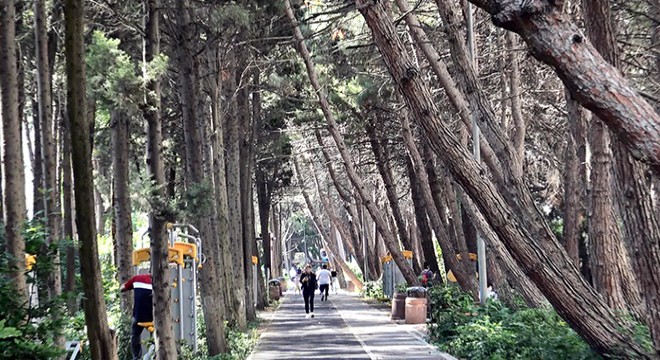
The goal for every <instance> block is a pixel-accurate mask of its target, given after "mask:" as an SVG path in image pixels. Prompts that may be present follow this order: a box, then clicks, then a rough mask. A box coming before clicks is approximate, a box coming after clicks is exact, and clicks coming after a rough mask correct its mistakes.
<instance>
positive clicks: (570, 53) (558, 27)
mask: <svg viewBox="0 0 660 360" xmlns="http://www.w3.org/2000/svg"><path fill="white" fill-rule="evenodd" d="M469 1H470V2H472V3H474V4H476V5H477V6H479V7H481V8H483V9H484V10H485V11H486V12H488V13H489V14H490V15H491V16H492V20H493V23H495V25H497V26H500V27H503V28H505V29H507V30H510V31H513V32H516V33H518V34H519V35H520V36H521V37H522V38H523V40H525V42H526V43H527V45H528V46H529V47H530V50H531V53H532V55H533V56H534V57H535V58H537V59H538V60H540V61H542V62H544V63H546V64H548V65H550V66H552V67H553V68H554V69H555V72H557V75H559V77H560V78H561V79H562V81H563V82H564V85H566V87H567V88H568V89H569V91H570V92H571V95H573V96H574V97H575V99H576V100H577V101H579V102H580V104H582V106H584V107H586V108H587V109H589V110H591V111H592V112H593V113H594V114H595V115H596V116H598V118H599V119H601V120H602V121H603V122H604V123H605V124H606V125H607V126H608V127H609V128H610V129H611V130H612V131H613V132H614V133H615V134H616V136H617V138H618V139H619V140H620V141H621V142H623V143H624V144H625V145H626V146H627V147H628V148H629V150H630V151H631V154H632V155H633V156H634V157H635V158H636V159H638V160H640V161H642V162H645V163H647V164H649V165H650V166H651V169H652V170H653V171H654V172H655V173H658V172H659V171H660V126H658V125H657V124H660V115H658V114H657V113H656V112H655V110H654V109H653V107H652V106H651V105H649V104H648V103H647V102H646V101H645V100H644V99H643V98H642V96H641V95H639V93H638V92H637V91H635V89H634V88H632V87H631V86H630V83H629V82H628V81H627V80H626V79H625V78H624V77H623V75H622V74H621V72H620V71H618V70H617V69H616V68H615V67H614V66H612V65H610V64H608V62H607V61H606V60H605V59H603V57H602V56H601V55H600V54H599V53H598V51H597V50H596V49H595V48H594V47H593V46H592V45H591V43H590V42H589V41H588V40H587V39H585V37H584V35H582V33H581V32H580V30H579V28H578V26H577V24H575V22H573V21H571V20H570V18H569V15H568V14H565V13H563V5H564V1H549V0H469ZM567 39H570V41H567Z"/></svg>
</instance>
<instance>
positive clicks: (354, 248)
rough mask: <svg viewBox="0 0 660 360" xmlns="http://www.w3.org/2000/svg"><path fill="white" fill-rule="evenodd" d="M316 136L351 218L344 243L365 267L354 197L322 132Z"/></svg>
mask: <svg viewBox="0 0 660 360" xmlns="http://www.w3.org/2000/svg"><path fill="white" fill-rule="evenodd" d="M314 135H315V137H316V141H317V142H318V144H319V148H320V149H321V153H322V154H323V159H325V161H324V163H325V165H326V167H327V169H328V173H329V174H330V178H331V179H332V183H333V185H334V187H335V189H336V190H337V193H338V194H339V197H340V198H341V199H342V200H343V201H344V208H345V209H346V211H347V212H348V215H349V216H350V218H349V229H350V237H349V238H344V241H346V244H347V245H348V248H349V251H350V252H351V253H352V254H353V256H355V257H356V259H357V260H358V263H359V265H360V266H363V264H364V256H363V254H362V250H361V249H362V243H361V240H360V235H359V234H358V231H359V230H358V212H357V208H356V206H355V204H354V203H353V197H352V196H351V194H350V192H349V191H347V190H346V189H345V187H344V184H343V183H342V182H341V181H340V180H339V178H338V177H337V173H336V172H335V169H334V167H333V166H332V164H333V161H332V158H331V157H330V153H329V152H328V149H327V148H326V147H325V142H324V141H323V137H322V136H321V132H320V131H319V130H318V129H316V130H315V131H314ZM364 271H366V269H364Z"/></svg>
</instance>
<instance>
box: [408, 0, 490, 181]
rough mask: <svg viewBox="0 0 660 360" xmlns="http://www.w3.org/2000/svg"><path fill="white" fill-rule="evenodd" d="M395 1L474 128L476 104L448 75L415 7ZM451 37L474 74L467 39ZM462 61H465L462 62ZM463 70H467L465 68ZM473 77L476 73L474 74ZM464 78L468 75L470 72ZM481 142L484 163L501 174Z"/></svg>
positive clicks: (464, 119)
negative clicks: (457, 43)
mask: <svg viewBox="0 0 660 360" xmlns="http://www.w3.org/2000/svg"><path fill="white" fill-rule="evenodd" d="M396 3H397V5H398V7H399V10H401V12H402V13H403V14H405V16H404V19H405V21H406V24H407V25H408V29H409V31H410V34H411V35H412V37H413V39H414V40H415V42H416V45H417V46H418V47H419V48H420V50H422V53H423V54H424V56H425V57H426V60H427V61H428V62H429V65H430V66H431V70H433V73H434V74H435V75H436V76H437V78H438V81H439V82H440V84H441V85H442V87H443V88H444V89H445V93H446V94H447V97H448V98H449V101H450V102H451V103H452V105H453V106H454V108H455V109H456V112H457V113H458V115H459V117H460V119H461V121H462V122H463V124H464V125H465V126H466V128H468V129H469V128H470V127H471V123H472V117H473V116H479V113H476V114H473V112H475V111H477V109H478V108H476V107H474V106H473V107H472V108H471V107H470V105H469V104H468V102H467V99H466V97H467V95H466V94H464V91H461V90H459V88H458V85H457V84H456V82H455V81H454V79H453V78H452V77H451V75H449V70H448V69H447V65H446V64H445V62H444V61H442V57H441V56H440V55H439V54H438V52H437V51H436V49H435V48H434V47H433V45H432V43H431V41H430V40H429V38H428V36H427V35H426V33H425V32H424V30H423V29H424V27H423V26H422V24H421V23H420V22H419V20H418V19H417V17H416V16H415V15H414V14H413V12H412V11H413V9H412V8H411V7H410V4H409V3H408V1H407V0H396ZM455 25H456V28H455V29H454V31H455V32H458V27H457V26H458V24H455ZM451 40H452V41H454V42H456V41H458V42H459V44H461V45H462V47H461V48H460V49H461V50H462V51H463V56H464V58H463V59H464V61H465V64H467V66H468V68H469V69H471V70H472V73H474V70H473V67H472V65H470V63H469V62H468V61H469V59H468V58H467V56H466V55H467V50H466V48H465V40H464V39H463V38H462V37H461V38H460V39H451ZM456 47H458V45H455V47H454V48H456ZM454 48H452V50H454ZM454 51H456V50H454ZM454 56H456V55H454ZM455 61H456V59H455ZM460 64H463V62H461V63H460ZM464 71H467V70H465V69H464ZM472 76H475V75H474V74H473V75H472ZM464 77H467V73H466V75H465V76H464ZM464 83H465V80H464V81H463V87H466V85H465V84H464ZM482 112H483V111H482ZM479 144H480V151H481V156H482V158H483V160H484V162H485V163H486V164H487V165H488V167H489V169H490V170H491V171H492V172H493V173H494V174H497V173H499V168H500V167H501V164H500V161H499V160H498V159H497V157H496V156H495V154H494V152H493V149H492V148H491V147H490V145H489V144H488V141H486V138H484V137H481V138H480V142H479Z"/></svg>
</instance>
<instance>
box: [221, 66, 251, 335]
mask: <svg viewBox="0 0 660 360" xmlns="http://www.w3.org/2000/svg"><path fill="white" fill-rule="evenodd" d="M234 55H235V54H234ZM234 60H235V56H233V57H232V58H231V59H230V60H229V61H230V65H229V66H230V67H232V68H233V71H230V72H231V73H232V75H233V74H235V73H236V64H235V62H234ZM228 84H229V86H228V89H227V94H229V96H230V97H231V98H230V99H229V100H228V102H229V104H230V105H229V106H230V111H229V112H228V114H229V115H228V116H227V119H226V123H225V124H226V128H225V132H226V134H225V155H226V158H225V161H226V164H227V165H226V171H227V173H226V176H227V199H228V209H229V211H228V221H229V222H228V224H229V237H230V239H231V251H232V262H233V269H232V276H234V289H233V290H234V291H233V293H232V294H231V295H232V301H233V302H234V306H233V309H234V311H235V313H234V314H233V316H234V318H232V320H234V321H235V323H236V326H238V328H239V329H245V328H246V327H247V319H246V315H247V313H246V310H247V308H246V306H247V305H246V304H245V286H246V285H245V264H244V259H243V257H244V252H243V219H242V214H243V212H242V210H241V194H240V192H241V164H240V161H241V153H240V143H241V136H240V129H241V124H240V123H239V118H238V105H237V103H236V99H235V98H234V94H235V92H236V77H235V75H234V76H230V78H229V81H228Z"/></svg>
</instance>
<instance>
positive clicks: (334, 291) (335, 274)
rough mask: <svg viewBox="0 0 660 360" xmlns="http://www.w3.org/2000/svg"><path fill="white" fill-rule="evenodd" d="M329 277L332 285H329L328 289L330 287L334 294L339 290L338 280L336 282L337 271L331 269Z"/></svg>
mask: <svg viewBox="0 0 660 360" xmlns="http://www.w3.org/2000/svg"><path fill="white" fill-rule="evenodd" d="M330 275H332V283H331V284H330V287H332V293H333V294H336V293H337V291H338V290H339V280H337V270H336V269H332V270H331V271H330Z"/></svg>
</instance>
